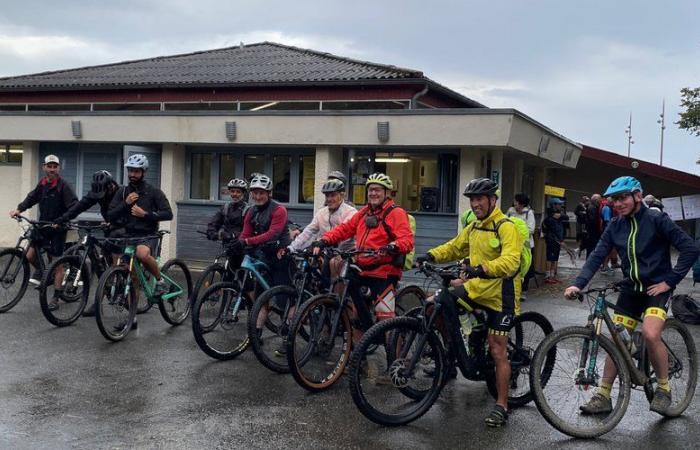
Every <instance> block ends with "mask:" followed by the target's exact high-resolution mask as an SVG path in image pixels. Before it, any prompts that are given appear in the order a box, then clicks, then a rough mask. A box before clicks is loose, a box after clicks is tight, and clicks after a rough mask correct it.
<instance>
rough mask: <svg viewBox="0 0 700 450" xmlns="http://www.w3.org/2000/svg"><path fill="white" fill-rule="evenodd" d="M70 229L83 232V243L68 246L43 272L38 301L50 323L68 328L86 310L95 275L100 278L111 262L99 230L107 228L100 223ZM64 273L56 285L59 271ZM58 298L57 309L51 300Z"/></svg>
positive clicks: (75, 225)
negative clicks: (99, 235)
mask: <svg viewBox="0 0 700 450" xmlns="http://www.w3.org/2000/svg"><path fill="white" fill-rule="evenodd" d="M68 226H69V227H70V228H73V229H77V230H80V231H82V232H84V235H83V237H82V239H81V240H80V242H79V243H78V244H76V245H74V246H72V247H70V248H68V249H67V250H66V251H65V252H64V254H63V256H61V257H60V258H57V259H55V260H54V261H53V262H52V263H51V264H50V265H49V267H48V269H47V270H46V271H45V272H44V277H43V279H42V281H41V284H40V285H39V304H40V305H41V312H42V313H43V314H44V317H46V320H48V321H49V322H50V323H51V324H53V325H55V326H57V327H65V326H68V325H70V324H72V323H73V322H75V321H76V320H78V318H79V317H80V315H81V314H82V313H83V311H84V310H85V307H86V305H87V303H88V297H89V296H90V286H91V285H92V277H93V276H95V277H96V279H97V280H99V278H100V277H101V276H102V274H103V273H104V272H105V271H106V270H107V268H108V267H109V266H111V265H112V262H111V261H110V260H109V259H108V258H109V252H107V251H105V250H104V249H103V244H102V242H101V241H100V239H99V237H98V236H96V232H97V231H99V230H103V229H105V226H104V225H102V224H99V225H80V224H70V225H68ZM57 272H59V273H62V276H61V277H60V281H59V284H58V286H56V281H55V280H56V273H57ZM54 298H56V299H58V303H57V304H56V306H57V308H51V307H50V303H49V302H50V301H52V300H53V299H54Z"/></svg>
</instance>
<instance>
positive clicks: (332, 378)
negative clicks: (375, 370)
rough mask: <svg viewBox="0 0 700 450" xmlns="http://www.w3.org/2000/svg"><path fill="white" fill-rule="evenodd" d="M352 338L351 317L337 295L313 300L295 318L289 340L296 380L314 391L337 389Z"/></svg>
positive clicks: (289, 351) (291, 369)
mask: <svg viewBox="0 0 700 450" xmlns="http://www.w3.org/2000/svg"><path fill="white" fill-rule="evenodd" d="M339 315H340V316H339ZM336 321H337V323H338V326H337V328H336V330H335V333H333V326H334V324H335V323H336ZM351 335H352V327H351V325H350V318H349V317H348V314H347V313H346V312H345V311H341V309H340V305H339V303H338V298H337V297H336V296H334V295H329V294H321V295H317V296H314V297H312V298H311V299H309V301H307V302H306V303H304V304H303V305H302V306H301V307H300V308H299V311H297V313H296V315H295V316H294V320H293V321H292V326H291V328H290V330H289V336H288V337H287V364H288V365H289V370H290V372H291V373H292V376H293V377H294V380H295V381H296V382H297V383H298V384H299V385H300V386H301V387H303V388H304V389H306V390H308V391H311V392H319V391H323V390H326V389H328V388H330V387H331V386H333V384H334V383H335V382H336V381H338V379H339V378H340V376H341V375H342V374H343V370H345V366H346V365H347V363H348V359H349V356H350V349H351V340H352V337H351Z"/></svg>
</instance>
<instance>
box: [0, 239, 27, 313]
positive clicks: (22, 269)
mask: <svg viewBox="0 0 700 450" xmlns="http://www.w3.org/2000/svg"><path fill="white" fill-rule="evenodd" d="M28 285H29V261H27V259H26V258H23V257H22V252H21V251H20V250H19V249H17V248H7V249H5V250H2V251H0V313H4V312H7V311H9V310H11V309H12V308H14V307H15V305H16V304H17V303H19V301H20V300H21V299H22V296H24V293H25V292H26V291H27V286H28Z"/></svg>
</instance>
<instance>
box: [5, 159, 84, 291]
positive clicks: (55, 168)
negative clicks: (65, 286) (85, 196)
mask: <svg viewBox="0 0 700 450" xmlns="http://www.w3.org/2000/svg"><path fill="white" fill-rule="evenodd" d="M43 168H44V173H45V174H46V176H45V177H43V178H42V179H41V180H40V181H39V184H37V186H36V188H34V190H33V191H31V192H30V193H29V194H27V197H26V198H25V199H24V200H23V201H22V203H20V204H19V205H17V209H15V210H12V211H10V217H16V216H18V215H20V214H22V212H24V211H26V210H28V209H29V208H31V207H32V206H34V205H36V204H38V205H39V220H41V221H46V222H53V221H54V220H56V218H58V217H59V216H61V215H62V214H63V213H65V212H66V211H68V209H69V208H71V207H72V206H73V204H75V203H76V202H77V201H78V199H77V198H76V196H75V193H74V192H73V189H72V188H71V187H70V185H69V184H68V183H66V182H65V180H64V179H63V178H61V176H60V172H61V162H60V161H59V159H58V157H57V156H56V155H47V156H46V158H44V166H43ZM65 243H66V230H62V229H54V228H43V229H42V230H41V238H40V239H39V242H37V243H36V244H37V245H38V246H40V247H44V248H46V253H47V254H48V255H49V260H50V259H51V258H52V257H59V256H61V255H62V254H63V247H64V245H65ZM36 258H37V255H36V254H35V252H34V248H30V249H29V251H28V252H27V259H28V260H29V262H30V263H31V264H32V265H33V266H34V267H35V268H36V270H35V271H34V274H33V275H32V277H31V278H30V279H29V282H30V283H32V284H34V285H37V286H38V285H39V284H40V283H41V278H42V276H43V274H42V273H41V271H40V270H39V265H38V263H37V259H36ZM59 272H60V273H59ZM59 275H60V276H61V277H62V276H63V273H62V272H61V271H56V277H57V279H58V280H59V281H60V278H58V277H59ZM59 285H60V282H59Z"/></svg>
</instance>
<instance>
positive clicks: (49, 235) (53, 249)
mask: <svg viewBox="0 0 700 450" xmlns="http://www.w3.org/2000/svg"><path fill="white" fill-rule="evenodd" d="M34 244H35V245H36V246H37V247H40V248H43V249H44V250H46V253H47V254H48V255H49V256H52V257H56V258H57V257H59V256H61V255H63V250H64V248H65V245H66V231H65V230H54V229H50V228H44V229H42V230H41V231H40V233H39V237H38V238H37V239H35V240H34Z"/></svg>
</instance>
